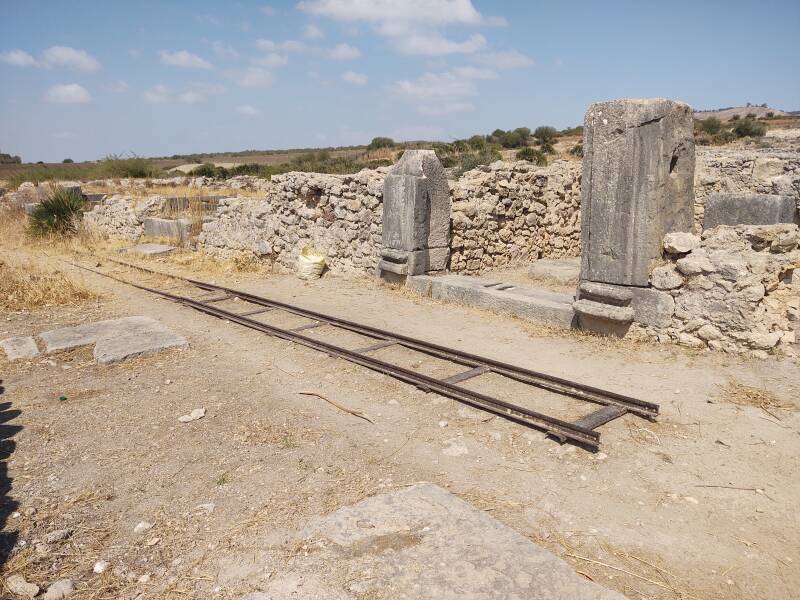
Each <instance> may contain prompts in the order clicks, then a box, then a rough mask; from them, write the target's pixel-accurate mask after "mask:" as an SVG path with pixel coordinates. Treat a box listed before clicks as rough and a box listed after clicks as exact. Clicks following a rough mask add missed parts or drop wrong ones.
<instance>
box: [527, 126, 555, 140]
mask: <svg viewBox="0 0 800 600" xmlns="http://www.w3.org/2000/svg"><path fill="white" fill-rule="evenodd" d="M557 136H558V131H556V128H555V127H550V126H549V125H543V126H542V127H537V128H536V131H534V132H533V137H535V138H536V141H537V142H539V143H540V144H552V143H553V142H555V141H556V137H557Z"/></svg>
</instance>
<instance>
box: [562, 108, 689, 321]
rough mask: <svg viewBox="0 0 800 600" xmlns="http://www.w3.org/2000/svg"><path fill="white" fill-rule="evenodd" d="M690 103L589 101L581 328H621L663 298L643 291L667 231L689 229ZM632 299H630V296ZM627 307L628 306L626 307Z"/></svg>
mask: <svg viewBox="0 0 800 600" xmlns="http://www.w3.org/2000/svg"><path fill="white" fill-rule="evenodd" d="M693 180H694V133H693V120H692V108H691V107H690V106H689V105H688V104H684V103H682V102H674V101H672V100H663V99H655V100H614V101H611V102H598V103H595V104H592V105H591V106H590V107H589V109H588V110H587V111H586V117H585V121H584V159H583V179H582V182H581V186H582V200H581V218H582V230H581V256H582V259H581V275H580V279H581V282H580V284H579V286H578V297H577V298H578V299H577V302H576V303H575V306H574V308H575V311H576V313H577V314H578V317H579V322H580V325H581V327H584V328H587V329H593V330H597V331H600V332H612V333H623V334H624V332H625V331H626V330H627V327H628V326H629V325H630V324H631V322H633V320H634V317H635V314H636V310H635V305H637V304H638V305H640V311H639V312H640V313H641V312H652V311H656V312H657V311H659V310H660V309H661V306H660V304H663V303H666V304H668V303H669V299H667V298H662V297H661V296H660V293H659V292H653V291H652V290H650V289H649V279H650V271H651V270H652V268H653V267H654V266H655V264H656V262H657V261H658V260H660V259H661V257H662V246H661V244H662V240H663V238H664V235H665V234H667V233H670V232H676V231H677V232H680V231H684V232H690V231H691V230H692V220H693V206H694V187H693ZM635 298H636V300H635V301H634V299H635ZM632 305H633V306H632Z"/></svg>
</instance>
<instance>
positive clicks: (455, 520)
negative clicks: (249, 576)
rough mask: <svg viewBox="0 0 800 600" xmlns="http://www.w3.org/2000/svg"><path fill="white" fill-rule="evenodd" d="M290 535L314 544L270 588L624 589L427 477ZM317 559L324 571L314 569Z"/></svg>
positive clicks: (403, 592) (574, 592) (527, 595)
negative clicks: (597, 579) (590, 576)
mask: <svg viewBox="0 0 800 600" xmlns="http://www.w3.org/2000/svg"><path fill="white" fill-rule="evenodd" d="M291 543H292V544H294V545H295V546H296V545H297V544H298V543H300V544H305V545H307V546H309V547H313V548H314V550H315V551H314V552H308V553H302V554H300V553H297V554H294V555H292V556H293V558H292V560H291V561H290V563H289V564H288V568H287V569H286V570H285V571H284V572H283V573H282V574H281V575H280V576H279V577H278V578H276V580H275V581H272V582H270V583H269V585H268V586H267V588H266V589H265V590H264V591H265V592H266V594H267V597H270V598H287V599H288V598H309V599H310V598H331V599H336V600H351V599H352V600H355V599H356V598H365V597H376V598H377V597H380V598H398V599H401V598H420V599H431V600H432V599H452V600H455V599H459V600H494V599H497V600H501V599H502V600H523V599H524V600H540V599H541V600H544V599H547V600H552V599H555V598H569V599H570V600H589V599H592V600H612V599H613V600H622V599H623V596H622V595H620V594H619V593H617V592H614V591H611V590H608V589H606V588H603V587H602V586H599V585H597V584H596V583H593V582H591V581H588V580H587V579H585V578H584V577H581V576H580V575H578V574H577V573H575V571H574V570H573V569H572V567H571V566H570V565H568V564H567V563H566V562H564V561H563V560H561V559H559V558H558V557H556V556H555V555H554V554H552V553H551V552H549V551H548V550H545V549H544V548H541V547H539V546H537V545H535V544H533V543H532V542H531V541H530V540H528V539H527V538H525V537H523V536H522V535H520V534H519V533H517V532H515V531H513V530H512V529H510V528H508V527H506V526H505V525H503V524H502V523H500V522H499V521H497V520H495V519H494V518H492V517H491V516H490V515H489V514H488V513H486V512H483V511H480V510H478V509H476V508H474V507H473V506H471V505H469V504H467V503H466V502H464V501H463V500H461V499H459V498H458V497H456V496H454V495H453V494H450V493H449V492H447V491H445V490H443V489H442V488H440V487H438V486H436V485H433V484H430V483H422V484H417V485H413V486H409V487H406V488H401V489H398V490H396V491H392V492H389V493H386V494H382V495H379V496H373V497H371V498H367V499H366V500H363V501H361V502H359V503H358V504H355V505H353V506H349V507H344V508H340V509H339V510H337V511H334V512H333V513H331V514H329V515H327V516H324V517H319V518H317V519H315V520H313V521H312V522H311V523H309V524H308V525H307V526H306V527H305V528H304V529H303V530H302V531H301V532H300V534H299V535H298V536H297V538H296V539H293V540H292V541H291ZM420 565H425V567H423V568H420ZM323 566H324V572H325V573H326V576H325V577H324V581H323V578H320V577H319V573H320V572H323ZM434 567H435V568H434ZM367 571H368V572H369V574H370V576H369V577H365V578H362V579H361V580H359V581H356V582H353V578H352V573H364V572H367ZM306 590H307V591H308V594H306V593H305V592H306ZM314 593H316V594H317V595H316V596H314V595H311V594H314Z"/></svg>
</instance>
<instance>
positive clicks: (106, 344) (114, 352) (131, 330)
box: [40, 317, 188, 364]
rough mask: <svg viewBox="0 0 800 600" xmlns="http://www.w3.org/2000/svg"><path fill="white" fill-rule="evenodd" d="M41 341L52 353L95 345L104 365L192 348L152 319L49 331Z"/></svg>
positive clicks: (181, 338)
mask: <svg viewBox="0 0 800 600" xmlns="http://www.w3.org/2000/svg"><path fill="white" fill-rule="evenodd" d="M40 337H41V338H42V341H44V344H45V351H46V352H48V353H51V352H58V351H62V350H71V349H73V348H78V347H80V346H88V345H91V344H94V345H95V347H94V358H95V360H97V362H98V363H100V364H110V363H114V362H118V361H121V360H125V359H127V358H131V357H134V356H139V355H142V354H149V353H151V352H158V351H160V350H165V349H167V348H172V347H176V346H186V345H187V344H188V342H187V341H186V338H184V337H183V336H181V335H178V334H177V333H174V332H173V331H171V330H170V329H168V328H167V327H165V326H164V325H162V324H161V323H159V322H158V321H156V320H155V319H151V318H149V317H124V318H121V319H111V320H108V321H98V322H97V323H89V324H86V325H77V326H75V327H63V328H61V329H54V330H52V331H45V332H44V333H42V334H41V335H40Z"/></svg>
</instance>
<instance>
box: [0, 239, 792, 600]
mask: <svg viewBox="0 0 800 600" xmlns="http://www.w3.org/2000/svg"><path fill="white" fill-rule="evenodd" d="M16 252H26V250H18V251H16ZM36 260H42V261H44V260H45V259H44V258H42V257H41V256H38V257H37V258H36ZM47 260H49V261H50V262H51V264H53V265H59V268H63V269H65V270H68V271H69V272H71V273H73V275H74V276H75V277H76V278H81V279H83V280H84V281H85V282H86V284H87V285H88V286H90V287H91V288H92V289H93V290H95V291H97V292H98V293H100V294H102V297H101V299H100V300H98V301H89V302H84V303H81V304H79V305H76V306H67V307H60V308H48V309H42V310H36V311H28V312H14V313H10V312H5V313H3V314H2V320H0V338H5V337H9V336H13V335H31V334H37V333H40V332H42V331H45V330H48V329H53V328H55V327H57V326H63V325H70V324H77V323H82V322H89V321H95V320H99V319H103V318H109V317H115V316H128V315H149V316H153V317H155V318H157V319H158V320H159V321H161V322H162V323H164V324H165V325H167V326H168V327H170V328H171V329H173V330H174V331H176V332H178V333H180V334H182V335H184V336H186V337H187V338H188V340H189V341H190V346H189V347H188V348H186V349H176V350H170V351H166V352H163V353H160V354H154V355H150V356H144V357H140V358H137V359H133V360H129V361H126V362H123V363H120V364H116V365H111V366H99V365H96V364H94V363H93V361H92V357H91V351H90V349H81V350H77V351H73V352H71V353H67V354H62V355H54V356H42V357H39V358H36V359H33V360H30V361H21V362H14V363H9V362H7V361H6V359H5V357H0V373H2V376H0V378H2V383H1V384H0V385H2V388H3V389H4V392H3V395H2V397H1V398H0V401H2V405H0V409H2V411H3V412H2V416H3V419H2V421H3V425H4V428H3V430H2V431H3V434H4V435H3V437H5V438H7V439H6V440H5V441H3V442H2V450H3V452H4V454H3V458H5V463H6V465H7V469H8V480H9V482H8V483H7V485H6V486H5V487H6V488H7V489H8V494H7V495H8V498H7V499H6V502H5V504H4V506H3V511H2V514H3V515H4V519H5V523H4V527H3V536H4V537H5V539H6V540H11V541H12V542H15V544H16V545H15V549H14V552H13V554H12V556H11V557H10V559H9V560H8V561H7V562H6V564H5V566H4V568H3V570H4V575H6V576H8V575H11V574H14V573H19V574H23V575H24V576H25V577H26V578H27V580H28V581H33V582H34V583H37V584H38V585H40V586H43V587H45V588H46V586H47V584H48V583H51V582H52V581H55V580H56V579H59V578H62V577H70V578H72V579H74V581H75V584H76V592H75V594H74V595H73V596H71V598H78V599H89V598H92V599H99V598H109V599H111V598H175V599H177V598H235V597H237V596H238V595H241V594H244V593H246V592H249V591H254V590H259V589H261V588H262V587H263V586H264V585H265V583H266V582H268V581H269V580H270V578H271V577H274V576H276V575H279V574H280V573H281V572H282V570H284V569H286V567H287V564H288V563H289V561H291V558H292V557H293V556H294V555H296V554H297V553H302V552H308V551H311V550H309V549H308V548H304V547H302V546H298V545H296V544H295V543H293V541H292V539H293V538H292V535H291V532H292V531H294V530H296V529H297V528H299V527H302V526H303V525H304V524H305V523H307V522H308V521H309V520H310V519H311V518H312V517H313V516H315V515H320V514H326V513H328V512H331V511H332V510H335V509H337V508H339V507H341V506H345V505H348V504H352V503H354V502H356V501H358V500H360V499H362V498H364V497H367V496H369V495H373V494H376V493H380V492H382V491H385V490H389V489H393V488H396V487H399V486H405V485H408V484H410V483H414V482H419V481H430V482H434V483H437V484H439V485H441V486H443V487H445V488H447V489H448V490H450V491H451V492H453V493H455V494H457V495H458V496H460V497H461V498H463V499H465V500H467V501H468V502H471V503H472V504H474V505H475V506H478V507H480V508H482V509H483V510H486V511H489V513H490V514H491V515H493V516H494V517H496V518H497V519H499V520H500V521H502V522H503V523H505V524H507V525H508V526H510V527H511V528H513V529H514V530H516V531H518V532H519V533H521V534H523V535H525V536H527V537H529V538H530V539H531V540H533V541H535V542H536V543H539V544H541V545H543V546H545V547H547V548H549V549H551V550H552V551H554V552H555V553H556V554H558V555H559V556H561V557H563V558H564V559H565V560H567V561H568V562H570V563H571V564H572V565H573V566H574V568H575V570H576V571H578V572H579V573H581V574H583V575H584V576H585V577H588V578H590V579H592V580H594V581H597V582H598V583H601V584H603V585H605V586H607V587H609V588H613V589H616V590H619V591H621V592H623V593H624V594H626V595H628V596H629V597H630V598H642V599H645V598H654V599H655V598H659V599H660V598H665V599H666V598H677V599H690V598H703V599H708V598H752V599H764V600H766V599H774V598H791V597H797V595H796V594H797V592H796V590H797V589H798V587H800V569H798V563H800V527H798V525H800V523H799V522H798V514H797V498H798V497H800V477H798V460H799V458H798V457H800V439H798V427H800V419H798V413H797V402H798V400H797V399H798V397H800V366H799V365H798V363H797V362H796V361H790V360H787V359H778V358H771V359H770V360H767V361H754V360H750V359H745V358H741V357H734V356H727V355H712V354H708V353H698V352H689V351H684V350H681V349H678V348H676V347H672V346H649V345H644V344H641V343H632V342H625V341H613V340H605V339H601V338H594V337H589V336H586V335H578V334H574V333H573V334H569V333H558V332H551V331H548V330H546V329H544V328H541V327H536V326H533V325H531V324H528V323H525V322H522V321H518V320H515V319H511V318H508V317H501V316H498V315H493V314H491V313H487V312H483V311H478V310H472V309H469V308H464V307H459V306H454V305H446V304H442V303H437V302H433V301H429V300H425V299H421V298H416V297H413V296H411V295H410V294H407V293H405V292H402V291H398V290H395V289H391V288H388V287H383V286H381V285H380V284H378V283H377V282H375V281H372V280H368V279H353V278H343V277H333V276H326V277H324V278H323V279H321V280H319V281H315V282H302V281H300V280H298V279H296V278H295V277H293V276H291V275H266V274H263V273H231V274H224V273H216V274H204V275H203V277H202V278H203V279H206V280H214V281H216V282H217V283H223V284H225V285H229V286H232V287H238V288H241V289H244V290H247V291H251V292H256V293H259V294H262V295H265V296H268V297H270V298H274V299H277V300H281V301H287V302H291V303H295V304H298V305H301V306H303V307H308V308H311V309H315V310H319V311H321V312H326V313H330V314H333V315H337V316H342V317H345V318H349V319H351V320H357V321H360V322H363V323H366V324H370V325H373V326H377V327H381V328H385V329H389V330H394V331H397V332H400V333H404V334H407V335H411V336H415V337H420V338H423V339H426V340H430V341H432V342H435V343H439V344H443V345H448V346H453V347H456V348H460V349H463V350H467V351H472V352H479V353H480V354H483V355H486V356H490V357H492V358H496V359H499V360H502V361H507V362H512V363H516V364H519V365H523V366H526V367H529V368H534V369H536V370H540V371H544V372H547V373H551V374H554V375H557V376H561V377H567V378H571V379H575V380H578V381H581V382H584V383H588V384H591V385H594V386H598V387H604V388H607V389H611V390H614V391H617V392H621V393H624V394H629V395H633V396H636V397H639V398H641V399H643V400H647V401H651V402H657V403H659V404H660V405H661V416H660V417H659V419H658V420H657V421H656V422H649V421H645V420H642V419H639V418H636V417H633V416H630V415H628V416H625V417H623V418H622V419H618V420H617V421H614V422H612V423H610V424H608V425H605V426H603V427H602V428H601V429H600V431H601V433H602V435H601V444H602V447H601V452H599V453H595V454H593V453H589V452H586V451H584V450H581V449H579V448H576V447H574V446H571V445H559V444H558V443H556V442H555V441H553V440H551V439H549V438H547V437H546V436H545V435H543V434H542V433H541V432H538V431H533V430H528V429H526V428H524V427H522V426H520V425H517V424H514V423H511V422H508V421H505V420H503V419H500V418H493V417H491V415H488V414H483V413H479V412H477V411H475V410H472V409H468V408H466V407H464V406H463V405H460V404H459V403H457V402H455V401H452V400H449V399H446V398H442V397H439V396H437V395H435V394H426V393H424V392H422V391H419V390H417V389H415V388H414V387H412V386H409V385H406V384H404V383H401V382H399V381H396V380H394V379H392V378H390V377H387V376H384V375H381V374H377V373H374V372H371V371H369V370H367V369H365V368H362V367H359V366H356V365H353V364H351V363H348V362H346V361H343V360H341V359H337V358H331V357H328V356H326V355H324V354H321V353H319V352H316V351H313V350H311V349H308V348H304V347H301V346H297V345H295V344H291V343H288V342H284V341H281V340H277V339H274V338H270V337H268V336H266V335H264V334H262V333H258V332H255V331H252V330H248V329H244V328H242V327H240V326H237V325H235V324H231V323H228V322H223V321H220V320H217V319H214V318H212V317H209V316H205V315H202V314H199V313H197V312H195V311H192V310H191V309H189V308H185V307H181V306H178V305H176V304H174V303H171V302H169V301H166V300H163V299H159V298H156V297H154V296H152V295H149V294H147V293H146V292H142V291H139V290H136V289H133V288H131V287H129V286H126V285H124V284H121V283H117V282H113V281H110V280H108V279H105V278H102V277H100V276H97V275H93V274H87V273H84V272H80V271H78V270H76V269H73V268H71V267H67V266H65V265H64V264H63V263H56V262H54V260H55V259H53V258H51V259H47ZM83 264H87V265H89V264H93V265H96V264H100V267H99V268H101V269H106V270H109V271H111V269H112V267H111V265H110V264H109V263H107V262H105V261H104V259H103V258H102V257H100V258H96V259H95V260H93V261H92V263H89V262H87V261H86V260H85V259H84V260H83ZM149 264H151V265H155V266H156V267H157V268H161V269H165V270H166V269H172V270H175V272H178V267H176V266H175V265H174V264H172V263H163V264H160V263H158V262H155V263H153V262H151V263H149ZM124 275H125V276H129V273H125V274H124ZM151 283H152V281H151ZM228 306H229V307H230V306H235V304H231V303H230V302H229V304H228ZM268 314H269V316H266V315H265V316H264V317H263V320H264V321H265V322H271V323H274V324H280V325H282V326H286V327H291V326H297V325H298V324H300V323H301V321H299V320H297V319H298V318H297V317H288V316H286V315H284V316H283V317H282V316H281V315H279V314H278V315H276V314H273V313H268ZM311 331H313V332H314V336H315V337H319V338H322V339H328V340H336V342H337V343H340V344H343V345H347V346H349V347H355V346H358V345H359V343H358V342H359V340H358V339H356V338H351V337H350V335H351V334H343V333H341V332H338V333H337V332H331V331H330V330H329V328H318V329H315V330H310V331H309V333H310V332H311ZM0 354H1V353H0ZM376 356H382V357H385V358H392V359H393V360H395V361H398V362H400V363H401V364H404V365H405V366H409V367H411V368H416V369H418V370H420V371H422V372H425V373H429V374H436V375H441V376H446V375H447V374H449V372H448V371H447V369H452V368H453V367H452V365H444V364H441V363H439V362H438V361H434V360H423V359H422V358H421V357H420V356H419V355H415V354H414V353H411V352H410V351H407V350H403V349H392V348H386V349H383V350H381V351H379V352H377V353H376ZM731 382H738V383H741V384H745V385H749V386H754V387H756V388H759V389H761V390H763V391H764V392H765V394H770V395H771V397H772V399H773V401H772V402H770V403H769V404H764V405H763V406H762V407H759V406H752V405H747V404H745V405H742V404H738V403H737V402H739V400H740V398H739V396H737V395H736V394H734V393H733V391H732V388H730V387H726V386H729V384H730V383H731ZM465 385H467V383H465ZM469 385H470V386H475V389H481V390H486V391H489V392H491V393H493V394H495V395H498V396H500V397H504V398H508V399H510V400H512V401H515V402H520V403H524V404H526V405H528V406H530V407H532V408H536V407H548V409H549V410H553V411H558V412H559V413H560V414H559V415H556V416H569V415H579V414H581V413H585V412H590V411H591V410H592V408H591V407H587V406H581V405H576V404H575V403H569V402H564V401H563V400H561V399H558V400H556V398H557V397H554V396H552V395H549V394H547V393H546V392H543V391H537V390H535V389H533V390H532V389H530V388H524V387H519V386H516V385H513V386H512V385H510V384H508V383H507V382H502V381H499V380H497V379H496V378H494V376H490V377H482V378H480V379H475V380H471V382H469ZM303 391H310V392H315V393H318V394H321V395H323V396H325V397H327V398H329V399H331V400H333V401H335V402H337V403H339V404H341V405H343V406H346V407H349V408H351V409H353V410H357V411H362V412H364V413H366V415H368V416H369V418H370V419H371V420H372V421H373V422H374V423H370V422H368V421H366V420H363V419H360V418H357V417H354V416H353V415H351V414H348V413H346V412H343V411H341V410H339V409H337V408H336V407H335V406H333V405H331V404H329V403H328V402H325V401H324V400H322V399H320V398H318V397H316V396H310V395H301V394H299V392H303ZM751 404H752V403H751ZM756 404H758V403H757V402H756ZM200 407H204V408H205V409H206V411H207V412H206V416H205V418H203V419H200V420H197V421H194V422H191V423H181V422H179V421H178V417H179V416H181V415H185V414H188V413H189V412H190V411H192V409H195V408H200ZM141 522H146V523H149V524H152V528H149V529H147V530H146V531H143V532H140V533H136V532H135V531H134V529H135V528H136V526H137V524H139V523H141ZM140 529H141V528H140ZM59 530H66V532H67V533H66V535H65V536H64V537H63V538H62V539H53V538H58V537H60V535H55V536H51V538H50V539H51V541H50V542H48V541H47V537H46V536H47V534H48V533H51V532H54V531H59ZM100 560H103V561H107V562H108V568H107V569H106V570H105V571H104V572H103V573H95V572H94V571H93V567H94V566H95V563H96V562H97V561H100ZM433 568H435V567H433ZM354 597H359V596H358V594H355V595H354ZM379 597H380V596H370V598H379Z"/></svg>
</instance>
